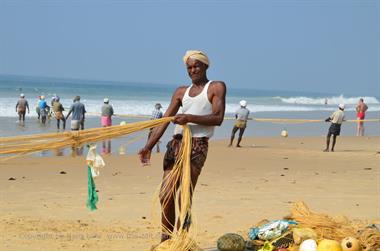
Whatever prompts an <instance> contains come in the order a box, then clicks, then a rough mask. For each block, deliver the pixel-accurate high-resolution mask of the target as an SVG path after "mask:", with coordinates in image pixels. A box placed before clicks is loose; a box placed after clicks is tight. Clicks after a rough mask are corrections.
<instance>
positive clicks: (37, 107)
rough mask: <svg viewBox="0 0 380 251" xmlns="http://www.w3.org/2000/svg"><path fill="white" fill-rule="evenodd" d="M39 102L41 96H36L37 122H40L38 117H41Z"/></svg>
mask: <svg viewBox="0 0 380 251" xmlns="http://www.w3.org/2000/svg"><path fill="white" fill-rule="evenodd" d="M40 100H41V96H38V100H37V103H36V113H37V120H40V117H41V111H40V106H39V105H40Z"/></svg>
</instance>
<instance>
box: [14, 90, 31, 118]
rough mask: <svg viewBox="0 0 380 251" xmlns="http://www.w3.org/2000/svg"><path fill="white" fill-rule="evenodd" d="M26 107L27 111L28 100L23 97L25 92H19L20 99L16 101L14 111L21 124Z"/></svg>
mask: <svg viewBox="0 0 380 251" xmlns="http://www.w3.org/2000/svg"><path fill="white" fill-rule="evenodd" d="M26 109H28V113H29V112H30V111H29V104H28V101H27V100H26V99H25V94H24V93H21V94H20V99H19V100H18V101H17V104H16V112H17V113H18V122H19V123H20V124H21V123H22V124H24V123H25V113H26Z"/></svg>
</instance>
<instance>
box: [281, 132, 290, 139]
mask: <svg viewBox="0 0 380 251" xmlns="http://www.w3.org/2000/svg"><path fill="white" fill-rule="evenodd" d="M281 136H282V137H284V138H286V137H288V136H289V134H288V131H287V130H282V131H281Z"/></svg>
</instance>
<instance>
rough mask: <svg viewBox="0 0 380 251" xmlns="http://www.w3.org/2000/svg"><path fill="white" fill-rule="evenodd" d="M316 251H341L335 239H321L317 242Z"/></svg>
mask: <svg viewBox="0 0 380 251" xmlns="http://www.w3.org/2000/svg"><path fill="white" fill-rule="evenodd" d="M317 251H342V247H341V246H340V243H339V242H337V241H335V240H329V239H323V240H321V241H320V242H319V243H318V247H317Z"/></svg>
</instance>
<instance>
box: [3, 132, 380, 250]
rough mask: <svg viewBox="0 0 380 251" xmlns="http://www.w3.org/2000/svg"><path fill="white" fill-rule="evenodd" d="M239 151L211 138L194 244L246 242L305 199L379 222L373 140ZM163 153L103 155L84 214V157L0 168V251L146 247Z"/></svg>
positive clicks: (260, 145)
mask: <svg viewBox="0 0 380 251" xmlns="http://www.w3.org/2000/svg"><path fill="white" fill-rule="evenodd" d="M242 145H243V148H240V149H239V148H228V147H227V141H226V140H215V141H211V142H210V148H209V154H208V159H207V161H206V164H205V167H204V169H203V171H202V174H201V176H200V178H199V181H198V185H197V187H196V192H195V197H194V212H195V213H196V217H197V224H198V241H199V245H200V247H202V248H203V249H205V250H216V249H215V246H216V240H217V239H218V237H220V236H221V235H223V234H224V233H228V232H235V233H240V234H242V235H243V236H246V232H247V230H248V229H249V228H250V227H251V226H252V225H254V224H255V223H257V222H258V221H260V220H262V219H269V220H275V219H279V218H282V217H283V216H285V215H287V214H288V213H289V212H290V209H291V206H292V203H293V202H295V201H300V200H303V201H305V202H306V203H307V205H308V206H309V207H310V208H311V210H313V211H316V212H323V213H327V214H329V215H332V216H336V215H345V216H347V217H349V218H350V219H360V220H368V221H369V222H379V221H380V165H379V164H380V153H379V151H380V137H379V136H372V137H361V138H358V137H346V136H343V137H340V138H339V139H338V141H337V146H336V152H334V153H331V152H330V153H324V152H322V149H323V148H324V146H325V138H324V137H322V136H319V137H290V138H280V137H254V138H248V139H246V138H245V139H244V140H243V142H242ZM162 158H163V153H160V154H154V155H153V157H152V165H151V166H149V167H141V166H140V165H139V162H138V157H137V155H128V156H108V157H106V158H105V162H106V167H105V168H104V169H103V170H102V172H101V175H100V177H99V178H97V180H96V185H97V189H98V190H99V203H98V210H96V211H93V212H91V211H89V210H88V209H87V208H86V198H87V168H86V163H85V159H84V157H77V158H71V157H44V158H38V157H28V158H20V159H15V160H10V161H7V162H2V163H0V169H1V171H0V250H6V251H22V250H31V251H35V250H67V251H69V250H70V251H77V250H91V251H93V250H110V251H111V250H112V251H121V250H123V251H124V250H128V251H129V250H139V251H141V250H148V249H149V248H150V245H151V244H152V243H155V242H158V238H157V233H154V232H152V229H153V224H154V223H153V222H152V219H151V211H152V210H151V205H152V199H153V194H154V192H155V191H156V189H157V187H158V185H159V182H160V180H161V176H162Z"/></svg>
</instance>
